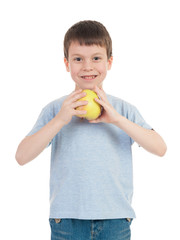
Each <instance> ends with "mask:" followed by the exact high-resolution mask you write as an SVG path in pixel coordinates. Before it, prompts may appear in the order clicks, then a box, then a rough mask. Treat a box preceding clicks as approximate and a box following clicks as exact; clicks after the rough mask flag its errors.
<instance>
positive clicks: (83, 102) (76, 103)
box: [72, 101, 88, 108]
mask: <svg viewBox="0 0 180 240" xmlns="http://www.w3.org/2000/svg"><path fill="white" fill-rule="evenodd" d="M87 104H88V101H76V102H75V103H73V104H72V107H73V108H77V107H79V106H84V105H87Z"/></svg>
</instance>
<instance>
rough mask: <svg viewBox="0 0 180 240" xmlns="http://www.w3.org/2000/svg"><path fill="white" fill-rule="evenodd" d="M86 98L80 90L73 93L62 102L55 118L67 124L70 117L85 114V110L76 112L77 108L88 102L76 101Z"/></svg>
mask: <svg viewBox="0 0 180 240" xmlns="http://www.w3.org/2000/svg"><path fill="white" fill-rule="evenodd" d="M84 96H86V93H85V92H82V89H78V90H75V91H73V92H72V93H71V94H70V95H69V96H68V97H67V98H66V99H65V100H64V102H63V104H62V107H61V109H60V111H59V113H58V114H57V115H56V117H57V118H58V119H59V120H60V121H61V122H62V123H63V124H64V125H66V124H68V123H69V122H70V121H71V119H72V116H74V115H81V114H86V111H85V110H76V108H77V107H79V106H83V105H87V104H88V101H77V100H78V99H80V98H82V97H84Z"/></svg>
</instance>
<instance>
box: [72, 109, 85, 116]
mask: <svg viewBox="0 0 180 240" xmlns="http://www.w3.org/2000/svg"><path fill="white" fill-rule="evenodd" d="M86 113H87V111H86V110H74V115H84V114H86Z"/></svg>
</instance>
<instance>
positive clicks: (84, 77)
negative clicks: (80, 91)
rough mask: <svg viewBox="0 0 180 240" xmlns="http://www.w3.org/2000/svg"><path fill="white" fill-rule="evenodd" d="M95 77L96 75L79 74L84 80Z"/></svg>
mask: <svg viewBox="0 0 180 240" xmlns="http://www.w3.org/2000/svg"><path fill="white" fill-rule="evenodd" d="M96 77H97V75H84V76H81V78H83V79H84V80H94V79H95V78H96Z"/></svg>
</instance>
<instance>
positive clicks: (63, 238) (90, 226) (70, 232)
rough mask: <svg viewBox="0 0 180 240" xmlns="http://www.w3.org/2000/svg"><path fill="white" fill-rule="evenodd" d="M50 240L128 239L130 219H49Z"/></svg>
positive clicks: (129, 237) (129, 235) (129, 236)
mask: <svg viewBox="0 0 180 240" xmlns="http://www.w3.org/2000/svg"><path fill="white" fill-rule="evenodd" d="M49 222H50V226H51V240H130V239H131V230H130V225H131V222H132V219H127V218H122V219H106V220H104V219H103V220H79V219H66V218H63V219H53V218H50V219H49Z"/></svg>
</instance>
